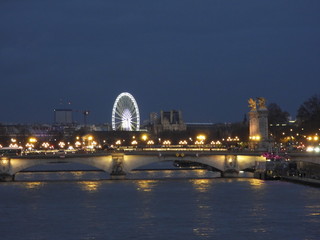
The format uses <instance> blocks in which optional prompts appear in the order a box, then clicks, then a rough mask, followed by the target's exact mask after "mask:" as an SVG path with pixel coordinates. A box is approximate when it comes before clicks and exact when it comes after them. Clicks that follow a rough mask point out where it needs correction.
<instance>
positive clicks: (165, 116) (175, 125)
mask: <svg viewBox="0 0 320 240" xmlns="http://www.w3.org/2000/svg"><path fill="white" fill-rule="evenodd" d="M150 123H151V126H152V131H153V133H155V134H158V133H161V132H172V131H186V129H187V126H186V124H185V123H184V121H183V119H182V112H181V111H176V110H171V111H161V112H160V117H158V116H157V114H156V113H151V114H150Z"/></svg>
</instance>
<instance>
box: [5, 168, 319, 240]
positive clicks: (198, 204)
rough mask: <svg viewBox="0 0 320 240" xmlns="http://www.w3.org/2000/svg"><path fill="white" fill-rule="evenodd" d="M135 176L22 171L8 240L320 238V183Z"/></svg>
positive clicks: (13, 188) (13, 187)
mask: <svg viewBox="0 0 320 240" xmlns="http://www.w3.org/2000/svg"><path fill="white" fill-rule="evenodd" d="M101 174H102V175H101ZM23 175H24V176H23ZM23 177H24V179H23ZM79 177H81V178H80V179H81V181H78V179H79ZM128 177H129V180H110V179H108V176H106V175H103V173H101V172H98V171H97V172H94V171H91V172H80V173H79V172H65V173H62V174H60V173H44V174H41V173H34V174H33V173H23V174H21V175H20V179H23V180H21V181H20V182H19V181H18V182H14V183H0V196H1V199H0V214H1V216H6V217H5V218H1V219H0V231H1V234H2V235H1V239H6V240H11V239H12V240H13V239H14V240H17V239H18V240H20V239H23V240H25V239H27V240H28V239H29V240H31V239H32V240H34V239H35V240H37V239H47V240H53V239H71V240H72V239H130V240H131V239H159V240H160V239H177V240H179V239H181V240H189V239H190V240H194V239H196V240H198V239H237V240H238V239H240V240H242V239H243V240H244V239H245V240H247V239H249V240H250V239H252V240H265V239H282V240H298V239H299V240H300V239H308V240H317V239H318V236H319V234H320V230H319V225H320V205H319V202H320V189H318V188H311V187H308V186H303V185H296V184H292V183H287V182H281V181H263V180H258V179H248V178H238V179H232V178H230V179H224V178H216V177H214V174H213V173H212V172H206V171H203V170H196V171H187V170H186V171H184V170H179V171H172V170H167V171H164V172H162V171H136V172H132V173H131V174H130V175H129V176H128ZM130 178H131V179H130ZM34 179H40V180H34ZM86 179H88V180H86ZM101 179H102V180H101ZM70 180H72V181H70ZM21 213H23V214H24V215H23V218H21ZM12 223H14V224H12Z"/></svg>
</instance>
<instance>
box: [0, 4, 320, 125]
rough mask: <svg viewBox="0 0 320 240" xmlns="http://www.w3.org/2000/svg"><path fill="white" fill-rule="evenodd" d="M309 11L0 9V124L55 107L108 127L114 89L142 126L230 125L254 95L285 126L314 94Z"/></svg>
mask: <svg viewBox="0 0 320 240" xmlns="http://www.w3.org/2000/svg"><path fill="white" fill-rule="evenodd" d="M319 13H320V1H319V0H299V1H298V0H286V1H284V0H268V1H257V0H242V1H239V0H192V1H191V0H178V1H175V0H161V1H150V0H137V1H132V0H123V1H122V0H108V1H106V0H86V1H84V0H52V1H50V0H45V1H44V0H30V1H25V0H2V1H1V2H0V33H1V35H0V79H1V94H0V102H1V107H2V111H1V114H0V122H7V123H8V122H11V123H17V122H23V123H25V122H29V123H32V122H44V123H51V122H52V119H53V109H54V108H64V107H70V108H73V109H76V110H83V109H88V110H90V111H91V114H90V116H89V122H90V123H103V122H111V111H112V105H113V103H114V100H115V98H116V97H117V95H118V94H120V93H121V92H124V91H127V92H130V93H131V94H132V95H133V96H134V97H135V98H136V100H137V102H138V105H139V108H140V112H141V117H142V119H146V118H148V115H149V113H150V112H159V111H160V110H162V109H163V110H171V109H179V110H182V111H183V116H184V119H185V121H186V122H234V121H241V120H242V119H243V116H244V114H245V113H247V112H248V110H249V109H248V104H247V100H248V98H250V97H260V96H262V97H265V98H266V99H267V103H272V102H274V103H277V104H279V105H280V107H281V108H282V109H283V110H286V111H288V112H289V113H290V114H291V115H292V116H293V117H295V115H296V111H297V109H298V107H299V106H300V105H301V104H302V103H303V102H304V101H305V100H307V99H308V98H309V97H311V96H312V95H314V94H318V93H319V92H320V14H319ZM69 101H70V102H71V103H72V104H71V105H70V106H68V105H67V104H66V103H67V102H69ZM77 115H79V116H77ZM75 117H76V118H77V119H82V118H80V114H76V116H75Z"/></svg>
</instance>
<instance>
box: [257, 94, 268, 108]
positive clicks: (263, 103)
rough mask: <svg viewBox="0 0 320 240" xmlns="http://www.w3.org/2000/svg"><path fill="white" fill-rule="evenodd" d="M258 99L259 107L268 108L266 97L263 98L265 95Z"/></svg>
mask: <svg viewBox="0 0 320 240" xmlns="http://www.w3.org/2000/svg"><path fill="white" fill-rule="evenodd" d="M257 99H258V106H259V109H267V107H266V99H265V98H263V97H259V98H257Z"/></svg>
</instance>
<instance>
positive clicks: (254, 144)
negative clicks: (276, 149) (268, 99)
mask: <svg viewBox="0 0 320 240" xmlns="http://www.w3.org/2000/svg"><path fill="white" fill-rule="evenodd" d="M257 101H258V103H257ZM257 101H256V100H253V99H252V98H251V99H250V100H249V107H251V111H250V112H249V136H250V137H249V148H250V149H252V150H253V149H255V150H261V151H265V150H268V148H269V146H268V144H269V131H268V109H267V108H266V106H265V99H264V98H258V99H257Z"/></svg>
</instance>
